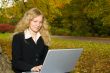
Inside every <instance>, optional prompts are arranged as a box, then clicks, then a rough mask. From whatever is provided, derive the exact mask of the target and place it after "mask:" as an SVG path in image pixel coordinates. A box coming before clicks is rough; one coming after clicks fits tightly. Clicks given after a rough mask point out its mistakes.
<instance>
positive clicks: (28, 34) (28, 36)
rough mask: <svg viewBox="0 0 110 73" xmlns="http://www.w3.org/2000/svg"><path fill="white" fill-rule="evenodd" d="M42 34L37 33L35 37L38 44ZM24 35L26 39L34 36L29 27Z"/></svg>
mask: <svg viewBox="0 0 110 73" xmlns="http://www.w3.org/2000/svg"><path fill="white" fill-rule="evenodd" d="M40 36H41V34H40V32H38V33H36V38H35V39H33V40H34V42H35V43H36V44H37V40H38V39H39V37H40ZM24 37H25V39H29V38H31V37H32V35H31V32H30V31H29V29H26V30H25V31H24Z"/></svg>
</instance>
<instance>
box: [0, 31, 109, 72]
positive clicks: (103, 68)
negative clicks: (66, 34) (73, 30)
mask: <svg viewBox="0 0 110 73" xmlns="http://www.w3.org/2000/svg"><path fill="white" fill-rule="evenodd" d="M9 36H11V34H9V33H8V34H0V44H1V45H2V47H3V49H4V52H5V53H6V54H8V56H9V58H10V59H11V44H10V39H9V38H10V37H9ZM61 48H67V49H69V48H83V49H84V50H83V53H82V55H81V57H80V59H79V60H78V62H77V64H76V67H75V69H74V72H72V73H110V44H107V43H100V42H99V43H98V42H91V41H79V40H67V39H65V40H64V39H59V38H52V43H51V46H50V49H61Z"/></svg>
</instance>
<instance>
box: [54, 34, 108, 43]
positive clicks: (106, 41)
mask: <svg viewBox="0 0 110 73" xmlns="http://www.w3.org/2000/svg"><path fill="white" fill-rule="evenodd" d="M52 37H55V38H60V39H67V40H80V41H92V42H101V43H108V44H110V38H101V37H80V36H79V37H77V36H56V35H54V36H52Z"/></svg>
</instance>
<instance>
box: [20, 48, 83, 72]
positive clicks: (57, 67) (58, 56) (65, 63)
mask: <svg viewBox="0 0 110 73" xmlns="http://www.w3.org/2000/svg"><path fill="white" fill-rule="evenodd" d="M82 51H83V49H82V48H78V49H53V50H49V51H48V53H47V56H46V58H45V60H44V63H43V66H42V69H41V71H40V72H22V73H69V72H70V71H72V70H73V69H74V67H75V65H76V62H77V61H78V59H79V57H80V55H81V52H82Z"/></svg>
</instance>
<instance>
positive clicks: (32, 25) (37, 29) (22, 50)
mask: <svg viewBox="0 0 110 73" xmlns="http://www.w3.org/2000/svg"><path fill="white" fill-rule="evenodd" d="M15 32H16V34H15V35H14V36H13V41H12V69H13V70H14V72H15V73H22V72H27V71H29V72H30V71H31V72H39V71H40V70H41V67H42V64H43V62H44V59H45V56H46V54H47V51H48V46H49V41H50V36H49V32H48V26H47V23H46V20H45V17H44V16H43V14H42V12H41V11H40V10H38V9H36V8H32V9H30V10H29V11H27V12H26V13H25V14H24V16H23V18H22V19H21V20H20V21H19V23H18V24H17V26H16V29H15Z"/></svg>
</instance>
